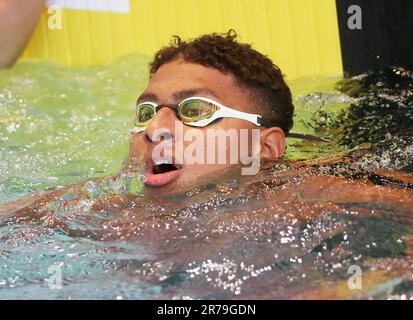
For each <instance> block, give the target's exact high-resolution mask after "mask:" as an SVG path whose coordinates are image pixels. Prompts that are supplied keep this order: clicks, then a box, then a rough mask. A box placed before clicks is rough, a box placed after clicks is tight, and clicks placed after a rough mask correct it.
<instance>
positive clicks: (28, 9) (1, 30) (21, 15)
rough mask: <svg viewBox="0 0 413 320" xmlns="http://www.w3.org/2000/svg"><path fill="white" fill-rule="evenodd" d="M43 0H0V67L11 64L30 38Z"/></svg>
mask: <svg viewBox="0 0 413 320" xmlns="http://www.w3.org/2000/svg"><path fill="white" fill-rule="evenodd" d="M43 4H44V0H0V68H6V67H10V66H11V65H13V63H14V62H15V61H16V60H17V59H18V58H19V56H20V54H21V53H22V52H23V50H24V48H25V47H26V44H27V42H28V41H29V40H30V36H31V35H32V33H33V31H34V29H35V28H36V25H37V22H38V20H39V18H40V15H41V12H42V8H43Z"/></svg>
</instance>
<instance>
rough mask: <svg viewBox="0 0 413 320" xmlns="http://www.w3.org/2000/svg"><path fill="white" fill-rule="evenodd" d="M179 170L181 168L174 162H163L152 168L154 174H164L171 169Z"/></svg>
mask: <svg viewBox="0 0 413 320" xmlns="http://www.w3.org/2000/svg"><path fill="white" fill-rule="evenodd" d="M175 170H179V168H178V167H177V166H176V165H174V164H172V163H162V164H158V165H156V166H154V167H153V168H152V173H153V174H162V173H167V172H171V171H175Z"/></svg>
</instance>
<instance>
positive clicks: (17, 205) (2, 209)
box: [0, 190, 56, 217]
mask: <svg viewBox="0 0 413 320" xmlns="http://www.w3.org/2000/svg"><path fill="white" fill-rule="evenodd" d="M55 191H56V190H45V191H42V192H40V193H37V194H33V195H30V196H28V197H25V198H22V199H18V200H14V201H10V202H6V203H3V204H0V217H1V216H4V215H6V214H9V213H13V212H15V211H17V210H19V209H22V208H24V207H27V206H28V205H30V204H32V203H33V202H35V201H37V200H39V199H42V198H44V197H46V196H48V195H50V194H52V193H53V192H55Z"/></svg>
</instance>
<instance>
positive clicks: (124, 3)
mask: <svg viewBox="0 0 413 320" xmlns="http://www.w3.org/2000/svg"><path fill="white" fill-rule="evenodd" d="M46 4H47V6H49V7H50V6H59V7H61V8H64V9H74V10H92V11H103V12H114V13H130V3H129V0H47V1H46Z"/></svg>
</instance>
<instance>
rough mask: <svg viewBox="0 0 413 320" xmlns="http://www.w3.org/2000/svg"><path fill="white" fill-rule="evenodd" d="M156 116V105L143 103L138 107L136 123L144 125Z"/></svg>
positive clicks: (139, 125)
mask: <svg viewBox="0 0 413 320" xmlns="http://www.w3.org/2000/svg"><path fill="white" fill-rule="evenodd" d="M154 116H155V107H154V106H152V105H150V104H142V105H139V106H138V107H137V108H136V114H135V125H136V126H138V127H144V126H146V125H147V123H148V122H149V121H150V120H151V119H152V118H153V117H154Z"/></svg>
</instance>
